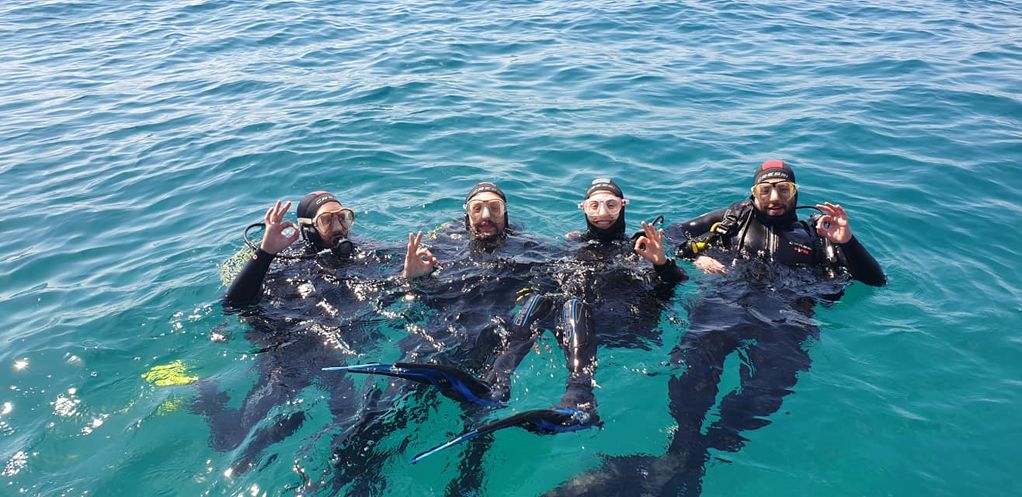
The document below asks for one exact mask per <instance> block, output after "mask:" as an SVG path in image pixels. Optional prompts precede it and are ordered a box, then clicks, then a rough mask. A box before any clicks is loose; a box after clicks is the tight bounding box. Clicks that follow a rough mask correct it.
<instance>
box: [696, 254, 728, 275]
mask: <svg viewBox="0 0 1022 497" xmlns="http://www.w3.org/2000/svg"><path fill="white" fill-rule="evenodd" d="M692 265H693V266H695V267H696V268H697V269H699V270H700V271H702V272H704V273H726V272H727V266H725V265H723V264H721V263H720V261H718V260H717V259H714V258H713V257H709V256H705V255H700V256H699V257H696V260H694V261H692Z"/></svg>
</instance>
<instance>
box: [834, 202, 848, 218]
mask: <svg viewBox="0 0 1022 497" xmlns="http://www.w3.org/2000/svg"><path fill="white" fill-rule="evenodd" d="M834 215H835V216H836V217H845V218H847V217H848V213H847V212H845V208H844V207H841V205H839V204H835V205H834Z"/></svg>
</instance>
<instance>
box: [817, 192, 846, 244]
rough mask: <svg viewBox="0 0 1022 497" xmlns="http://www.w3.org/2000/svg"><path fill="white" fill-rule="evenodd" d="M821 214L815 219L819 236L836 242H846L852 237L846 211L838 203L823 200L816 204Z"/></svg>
mask: <svg viewBox="0 0 1022 497" xmlns="http://www.w3.org/2000/svg"><path fill="white" fill-rule="evenodd" d="M816 208H817V209H820V210H821V211H823V215H822V216H820V219H819V220H818V221H816V232H817V233H819V234H820V236H822V237H824V238H826V239H828V240H830V241H832V242H834V243H837V244H842V243H848V241H849V240H851V239H852V228H851V226H849V225H848V213H846V212H845V209H844V208H843V207H841V206H840V205H836V204H831V203H830V202H824V203H823V204H816Z"/></svg>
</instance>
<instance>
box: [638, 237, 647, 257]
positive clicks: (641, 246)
mask: <svg viewBox="0 0 1022 497" xmlns="http://www.w3.org/2000/svg"><path fill="white" fill-rule="evenodd" d="M648 246H649V238H646V237H645V236H640V237H639V238H638V239H636V240H635V252H637V253H638V254H640V255H641V254H642V253H643V252H645V251H646V247H648Z"/></svg>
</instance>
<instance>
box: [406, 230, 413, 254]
mask: <svg viewBox="0 0 1022 497" xmlns="http://www.w3.org/2000/svg"><path fill="white" fill-rule="evenodd" d="M413 255H415V235H413V234H412V233H408V245H406V246H405V259H411V258H412V256H413Z"/></svg>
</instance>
